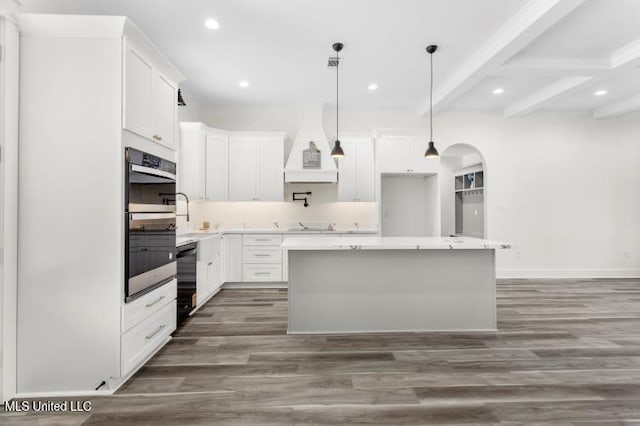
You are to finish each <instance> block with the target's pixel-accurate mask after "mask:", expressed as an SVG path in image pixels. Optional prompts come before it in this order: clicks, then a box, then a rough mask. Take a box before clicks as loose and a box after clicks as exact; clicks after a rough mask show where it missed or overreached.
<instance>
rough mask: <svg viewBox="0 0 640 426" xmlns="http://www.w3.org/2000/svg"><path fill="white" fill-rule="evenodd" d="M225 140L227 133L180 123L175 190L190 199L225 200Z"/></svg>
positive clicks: (198, 124)
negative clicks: (176, 186)
mask: <svg viewBox="0 0 640 426" xmlns="http://www.w3.org/2000/svg"><path fill="white" fill-rule="evenodd" d="M227 143H228V135H227V132H224V131H222V130H217V129H211V128H208V127H207V126H205V125H204V124H203V123H185V122H183V123H180V141H179V144H178V181H177V184H178V191H179V192H184V193H185V194H187V196H188V197H189V198H190V199H192V200H209V201H226V200H228V199H229V196H228V184H227V180H228V176H227V170H228V153H227Z"/></svg>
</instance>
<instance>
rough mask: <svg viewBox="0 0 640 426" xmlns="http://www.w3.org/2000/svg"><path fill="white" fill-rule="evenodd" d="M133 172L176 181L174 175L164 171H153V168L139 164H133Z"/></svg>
mask: <svg viewBox="0 0 640 426" xmlns="http://www.w3.org/2000/svg"><path fill="white" fill-rule="evenodd" d="M131 171H133V172H137V173H144V174H145V175H152V176H159V177H164V178H169V179H172V180H176V175H174V174H172V173H169V172H165V171H164V170H158V169H152V168H151V167H145V166H139V165H138V164H132V165H131Z"/></svg>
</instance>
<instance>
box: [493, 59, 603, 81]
mask: <svg viewBox="0 0 640 426" xmlns="http://www.w3.org/2000/svg"><path fill="white" fill-rule="evenodd" d="M610 71H611V61H610V58H609V57H592V58H580V57H566V56H527V57H523V58H514V59H512V60H510V61H508V62H507V63H505V64H504V65H502V66H501V67H499V68H498V69H497V70H496V72H495V74H494V75H522V74H523V73H526V74H528V75H556V76H557V75H602V76H604V75H606V74H608V73H609V72H610Z"/></svg>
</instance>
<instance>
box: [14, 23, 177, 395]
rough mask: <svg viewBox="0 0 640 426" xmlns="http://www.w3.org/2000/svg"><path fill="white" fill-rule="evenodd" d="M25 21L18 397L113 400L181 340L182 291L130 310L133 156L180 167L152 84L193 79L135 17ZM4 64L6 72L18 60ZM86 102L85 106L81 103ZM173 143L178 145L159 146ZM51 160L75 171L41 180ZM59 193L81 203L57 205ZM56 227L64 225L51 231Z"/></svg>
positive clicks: (160, 94)
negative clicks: (128, 192)
mask: <svg viewBox="0 0 640 426" xmlns="http://www.w3.org/2000/svg"><path fill="white" fill-rule="evenodd" d="M15 19H16V20H17V21H18V24H19V28H20V70H19V72H20V75H19V78H20V87H19V88H20V105H19V113H20V123H19V133H20V150H19V180H18V185H19V188H18V204H19V205H20V206H21V209H23V210H21V214H20V220H19V222H18V233H17V235H18V237H17V238H18V244H19V246H20V247H22V248H23V249H24V250H25V253H29V255H28V256H26V257H25V256H22V257H19V258H18V261H17V268H18V275H17V276H18V288H19V289H20V297H19V298H18V300H17V316H18V318H17V325H18V327H17V348H18V352H19V354H20V358H19V362H18V365H17V388H18V390H19V391H20V393H22V394H25V395H26V394H36V393H39V394H48V395H51V394H65V395H69V394H76V395H80V394H90V393H91V392H94V390H95V389H96V388H97V387H99V388H100V391H114V390H115V389H116V388H117V387H118V386H119V385H120V384H122V382H123V380H124V379H125V378H127V377H128V376H129V375H130V374H132V373H133V372H134V370H135V369H136V368H139V367H140V366H141V364H142V363H144V361H145V360H146V359H147V358H148V357H149V356H151V354H153V353H154V352H155V351H157V350H158V349H159V348H160V347H162V345H163V344H165V343H166V342H167V339H168V338H169V335H170V334H171V333H172V332H173V330H174V329H175V320H176V300H175V298H176V294H175V287H173V291H169V287H164V286H163V287H160V288H159V289H156V290H154V291H151V292H149V293H148V294H145V295H144V296H141V298H140V299H139V300H141V299H144V298H146V297H148V298H150V300H149V301H148V302H145V303H144V305H140V304H139V303H142V302H139V303H136V302H138V301H137V300H135V301H131V302H130V303H132V304H130V303H125V296H124V295H125V291H124V289H125V279H126V277H125V272H124V257H123V256H124V254H123V253H124V251H123V248H124V233H123V230H124V229H125V227H126V225H127V222H126V221H127V216H126V215H125V214H124V207H125V206H124V204H123V188H125V184H126V182H125V176H126V173H124V171H123V165H124V152H125V151H124V150H125V148H126V147H133V148H135V149H139V150H142V151H144V152H149V153H151V154H153V155H156V156H159V157H162V158H166V159H168V160H172V161H173V160H174V158H175V152H174V150H173V148H169V147H168V146H170V145H171V144H170V143H169V144H168V146H164V145H162V144H161V143H157V141H154V140H153V139H152V136H153V134H154V132H156V131H157V132H163V133H164V132H165V130H162V128H156V126H155V124H154V120H161V121H163V122H165V121H166V122H169V121H170V123H168V124H167V128H169V127H171V126H173V128H174V131H175V125H176V124H175V121H176V118H175V117H174V118H173V120H169V119H164V118H161V117H163V116H166V117H169V115H170V113H169V112H168V111H169V108H168V107H167V110H166V111H164V112H160V110H158V113H157V115H156V116H154V115H153V113H152V114H151V115H149V111H152V110H153V109H154V103H156V102H159V100H160V99H165V100H167V99H168V98H169V89H168V86H167V87H166V88H164V89H162V88H161V89H159V87H162V86H159V85H158V84H156V83H157V81H156V83H154V81H155V80H154V75H155V76H156V77H157V76H159V75H162V76H163V77H165V79H166V82H167V83H170V85H174V86H175V84H174V83H177V82H179V81H182V80H183V77H182V75H181V74H180V73H179V71H178V70H177V69H176V68H175V67H174V66H173V65H172V64H171V63H169V62H168V61H167V59H166V58H165V57H164V55H163V54H162V53H161V52H159V51H158V50H157V49H156V48H155V47H154V46H153V45H151V43H150V42H149V40H148V39H147V38H146V37H145V36H144V35H143V34H142V33H141V32H140V31H139V30H138V28H137V27H136V26H135V25H133V23H132V22H131V21H130V20H129V19H127V18H125V17H121V16H83V15H51V14H45V15H40V14H30V13H28V14H16V16H15ZM134 46H135V49H134V48H133V47H134ZM3 47H5V46H3ZM132 49H133V50H132ZM2 53H3V55H2V56H3V57H2V60H3V61H5V60H6V59H7V58H9V56H7V55H6V54H7V53H12V52H11V51H8V50H7V49H3V52H2ZM53 75H55V78H53ZM150 75H151V79H150V77H149V76H150ZM158 78H159V77H158ZM154 84H155V86H154ZM154 87H155V89H154ZM154 90H157V95H156V94H154ZM79 99H81V100H86V102H84V101H73V100H79ZM61 102H62V103H61ZM167 102H168V100H167ZM162 103H163V104H164V101H162ZM154 117H156V118H155V119H154ZM171 123H173V124H171ZM123 126H124V128H123ZM169 133H171V132H169ZM43 135H46V137H43ZM163 136H164V135H163ZM171 140H175V138H174V135H171V134H170V135H168V136H167V137H166V138H165V137H163V140H162V141H161V142H162V143H168V142H170V141H171ZM3 154H4V153H3ZM8 158H11V157H8ZM52 158H65V159H66V160H67V161H68V163H69V164H73V167H58V168H56V171H55V173H43V170H47V168H48V167H50V163H51V159H52ZM83 158H84V159H87V158H93V159H96V161H98V162H99V167H96V163H95V161H94V162H91V161H82V159H83ZM3 160H5V159H4V158H3ZM53 188H64V190H65V191H69V193H73V194H78V196H77V197H71V198H67V199H66V202H65V203H56V202H53V201H54V199H55V198H56V197H59V194H57V191H53V190H52V189H53ZM88 189H93V190H88ZM51 217H56V218H57V219H56V225H55V226H44V224H46V223H47V221H48V220H49V219H50V218H51ZM96 224H99V226H96ZM87 229H91V232H90V233H88V232H87ZM53 241H57V242H62V244H63V247H87V242H88V241H91V247H92V249H91V250H90V251H89V250H81V251H80V252H76V251H74V250H70V249H62V250H61V249H60V247H58V248H57V249H54V248H53V247H52V246H51V244H49V243H48V242H53ZM78 254H80V256H78ZM51 265H55V267H54V268H52V267H51ZM43 277H46V279H43ZM165 291H166V293H164V292H165ZM160 293H163V294H160ZM162 296H164V298H163V299H160V298H161V297H162ZM154 298H155V299H154ZM159 299H160V301H158V302H157V304H154V302H155V301H156V300H159ZM163 303H166V304H165V305H164V306H163V307H162V309H161V310H158V311H155V312H153V309H154V308H156V307H158V308H159V307H160V305H161V304H163ZM147 304H148V305H152V306H150V307H149V308H147V306H146V305H147ZM123 316H124V318H123ZM43 348H46V351H43ZM45 352H46V353H45ZM43 354H44V355H46V356H43Z"/></svg>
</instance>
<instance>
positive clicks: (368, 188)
mask: <svg viewBox="0 0 640 426" xmlns="http://www.w3.org/2000/svg"><path fill="white" fill-rule="evenodd" d="M355 181H356V198H357V200H358V201H375V198H376V197H375V171H374V155H373V141H372V140H370V139H369V140H361V141H358V149H357V155H356V179H355Z"/></svg>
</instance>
